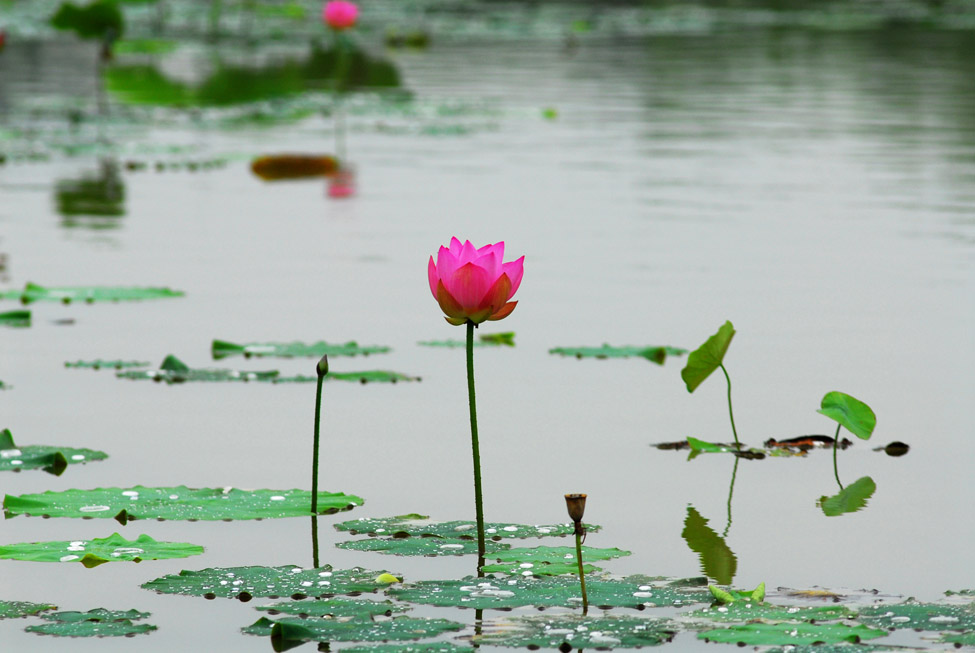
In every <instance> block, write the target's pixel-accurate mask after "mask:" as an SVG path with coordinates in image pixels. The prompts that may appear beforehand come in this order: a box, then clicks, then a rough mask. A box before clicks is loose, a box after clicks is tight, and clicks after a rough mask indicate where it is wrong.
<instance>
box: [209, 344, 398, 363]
mask: <svg viewBox="0 0 975 653" xmlns="http://www.w3.org/2000/svg"><path fill="white" fill-rule="evenodd" d="M388 351H390V348H389V347H382V346H379V345H364V346H363V345H359V344H358V343H356V342H355V341H349V342H346V343H341V344H335V343H332V344H330V343H327V342H325V341H319V342H315V343H311V344H306V343H302V342H251V343H247V344H243V345H238V344H235V343H232V342H227V341H226V340H214V341H213V343H212V344H211V345H210V353H211V355H212V356H213V358H214V360H219V359H221V358H226V357H228V356H243V357H245V358H250V357H251V356H255V357H258V358H260V357H264V356H268V357H274V358H321V357H322V356H326V355H327V356H368V355H369V354H385V353H387V352H388Z"/></svg>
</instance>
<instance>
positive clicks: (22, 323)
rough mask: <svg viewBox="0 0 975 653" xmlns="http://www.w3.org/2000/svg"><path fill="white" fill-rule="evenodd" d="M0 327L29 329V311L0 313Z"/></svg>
mask: <svg viewBox="0 0 975 653" xmlns="http://www.w3.org/2000/svg"><path fill="white" fill-rule="evenodd" d="M0 326H8V327H29V326H30V311H6V312H4V313H0Z"/></svg>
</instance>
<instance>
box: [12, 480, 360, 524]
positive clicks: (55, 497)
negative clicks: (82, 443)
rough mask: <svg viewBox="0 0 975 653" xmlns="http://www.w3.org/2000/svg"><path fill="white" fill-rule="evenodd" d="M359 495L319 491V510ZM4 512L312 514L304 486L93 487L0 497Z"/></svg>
mask: <svg viewBox="0 0 975 653" xmlns="http://www.w3.org/2000/svg"><path fill="white" fill-rule="evenodd" d="M362 504H363V500H362V499H361V498H360V497H357V496H353V495H347V494H343V493H341V492H334V493H333V492H319V493H318V510H319V512H320V513H333V512H338V511H341V510H351V509H352V508H354V507H356V506H361V505H362ZM3 507H4V510H5V511H6V513H7V516H8V517H10V516H14V515H31V516H48V517H99V518H115V519H116V520H118V521H119V522H121V523H123V525H124V524H125V523H126V522H129V521H132V520H136V519H175V520H197V519H199V520H206V521H216V520H230V519H277V518H282V517H305V516H309V515H311V492H308V491H307V490H241V489H237V488H232V487H225V488H188V487H186V486H185V485H179V486H175V487H144V486H142V485H137V486H135V487H132V488H115V487H110V488H95V489H93V490H64V491H62V492H52V491H48V492H44V493H43V494H23V495H19V496H14V495H10V494H8V495H7V496H6V497H4V500H3Z"/></svg>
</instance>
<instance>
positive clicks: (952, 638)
mask: <svg viewBox="0 0 975 653" xmlns="http://www.w3.org/2000/svg"><path fill="white" fill-rule="evenodd" d="M940 641H942V642H946V643H948V644H954V645H955V646H956V647H959V646H975V632H968V633H952V634H949V635H943V636H942V637H941V640H940Z"/></svg>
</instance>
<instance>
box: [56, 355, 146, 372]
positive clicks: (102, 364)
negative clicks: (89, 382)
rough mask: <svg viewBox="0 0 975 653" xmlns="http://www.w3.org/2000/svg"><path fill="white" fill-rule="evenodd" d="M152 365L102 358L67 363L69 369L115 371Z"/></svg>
mask: <svg viewBox="0 0 975 653" xmlns="http://www.w3.org/2000/svg"><path fill="white" fill-rule="evenodd" d="M151 364H152V363H149V362H143V361H123V360H103V359H101V358H99V359H97V360H93V361H75V362H73V363H71V362H68V361H65V363H64V366H65V367H67V368H88V369H92V370H100V369H102V368H105V369H115V370H121V369H125V368H129V367H149V366H150V365H151Z"/></svg>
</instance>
